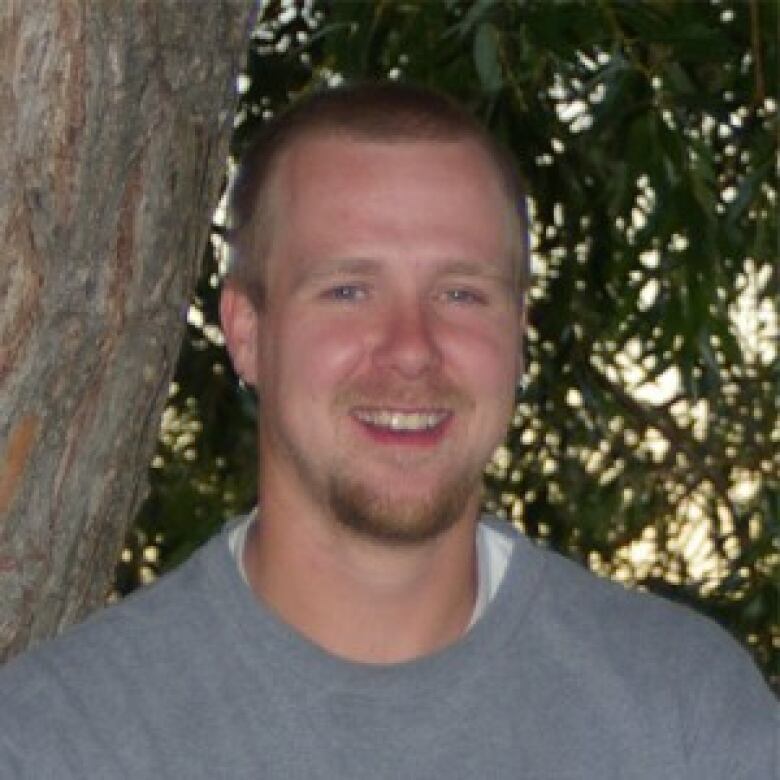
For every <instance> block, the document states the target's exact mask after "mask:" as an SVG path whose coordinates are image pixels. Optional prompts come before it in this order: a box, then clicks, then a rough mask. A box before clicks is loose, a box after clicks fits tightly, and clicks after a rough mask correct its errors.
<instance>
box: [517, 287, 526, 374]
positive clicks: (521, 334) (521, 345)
mask: <svg viewBox="0 0 780 780" xmlns="http://www.w3.org/2000/svg"><path fill="white" fill-rule="evenodd" d="M517 317H518V324H519V328H518V331H517V333H518V339H517V355H518V359H517V382H518V384H520V383H522V382H523V381H524V378H525V368H526V366H525V334H526V332H527V331H528V291H527V290H526V291H524V292H523V293H522V294H521V298H520V305H519V307H518V312H517Z"/></svg>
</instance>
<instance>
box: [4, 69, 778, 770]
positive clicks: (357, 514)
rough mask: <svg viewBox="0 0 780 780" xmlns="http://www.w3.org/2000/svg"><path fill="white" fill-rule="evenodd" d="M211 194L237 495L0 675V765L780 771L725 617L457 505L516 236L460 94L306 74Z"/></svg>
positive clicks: (484, 422)
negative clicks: (162, 562) (241, 433)
mask: <svg viewBox="0 0 780 780" xmlns="http://www.w3.org/2000/svg"><path fill="white" fill-rule="evenodd" d="M231 207H232V208H231V212H232V219H233V230H232V238H231V241H232V245H233V246H232V249H233V253H234V255H235V257H234V262H233V266H232V270H231V275H230V277H229V278H228V280H227V283H226V285H225V288H224V292H223V295H222V302H221V310H222V321H223V327H224V332H225V338H226V341H227V344H228V348H229V351H230V354H231V357H232V360H233V362H234V365H235V367H236V370H237V371H238V373H239V374H240V375H241V377H242V378H243V379H244V380H245V381H246V382H247V383H249V384H251V385H254V386H255V387H256V388H257V391H258V397H259V399H260V403H261V406H262V425H261V428H260V431H259V448H260V460H261V463H262V474H261V475H260V481H259V490H258V494H259V495H258V497H259V501H258V506H259V509H258V510H257V512H256V514H254V515H253V516H252V517H250V518H248V519H245V520H243V521H239V522H237V523H235V524H233V525H231V526H230V527H229V528H228V529H227V530H226V532H225V533H224V534H222V535H220V536H218V537H217V538H216V539H214V540H212V541H211V542H210V543H209V544H208V545H206V547H205V548H204V549H203V550H201V551H200V552H199V553H197V554H196V555H195V556H193V558H192V559H191V560H190V561H189V562H188V563H186V564H185V565H184V566H182V567H181V568H180V569H179V570H178V571H177V572H176V573H174V574H172V575H170V576H168V577H166V578H163V580H161V581H160V582H159V583H158V584H157V585H155V586H154V587H152V588H150V589H148V590H146V591H144V592H142V593H140V594H138V595H136V596H134V597H131V598H129V599H127V600H126V601H125V602H123V603H122V604H121V605H119V606H118V607H115V608H112V609H108V610H106V611H104V612H103V613H102V614H101V615H100V616H98V617H96V618H94V619H92V620H90V621H87V622H86V623H85V624H83V625H82V626H80V627H79V628H77V629H75V630H73V631H71V632H70V633H68V634H66V635H65V636H63V637H62V638H60V639H58V640H56V641H55V642H53V643H51V644H49V645H47V646H44V647H42V648H40V649H39V650H37V651H34V652H33V653H31V654H29V655H28V656H26V657H24V658H22V659H19V660H17V661H16V662H14V663H13V664H11V665H10V666H9V667H8V668H7V669H6V671H5V672H4V674H2V676H0V696H1V699H0V700H1V701H2V706H1V707H0V776H2V777H30V778H33V777H34V778H45V777H57V778H76V777H78V778H83V777H100V778H119V777H141V778H146V777H155V778H160V777H164V778H185V777H186V778H196V777H204V778H205V777H209V778H213V777H225V778H250V777H252V778H256V777H263V778H264V777H273V778H282V777H283V778H304V777H306V778H308V777H322V778H418V777H419V778H434V777H435V778H474V777H479V778H482V777H486V778H575V777H576V778H599V780H603V779H604V778H621V779H622V780H623V779H625V780H628V779H631V778H636V779H637V780H640V779H641V780H644V779H648V780H649V779H650V778H659V777H675V778H686V779H692V778H702V779H704V778H707V780H711V779H713V778H722V779H723V780H726V779H727V778H728V780H735V778H746V779H747V778H750V780H767V779H768V778H772V777H776V776H777V774H776V773H777V764H776V763H775V762H776V749H777V723H776V720H775V717H776V707H775V703H774V701H773V698H772V696H771V694H770V693H769V691H768V690H767V689H766V687H765V685H764V684H763V682H762V681H761V679H760V677H759V675H758V674H757V672H756V671H755V669H754V668H753V666H752V665H751V663H750V662H749V660H747V657H746V655H745V654H744V653H743V651H742V650H740V649H739V648H738V647H737V646H736V645H735V644H734V642H733V641H732V640H730V639H728V638H727V637H726V636H725V635H724V634H723V633H722V632H721V631H720V630H719V629H718V628H716V627H715V626H713V625H712V624H710V623H709V622H707V621H706V620H704V619H702V618H700V617H698V616H695V615H693V614H690V613H688V612H687V611H684V610H682V609H680V608H678V607H674V606H671V605H669V604H666V603H665V602H662V601H660V600H657V599H655V598H652V597H647V596H640V595H636V594H630V593H627V592H625V591H624V590H623V589H622V588H620V587H619V586H616V585H614V584H611V583H608V582H604V581H601V580H598V579H596V578H594V577H592V576H591V575H589V574H588V573H586V572H585V571H583V570H581V569H580V568H579V567H577V566H575V565H574V564H572V563H570V562H567V561H565V560H563V559H561V558H559V557H558V556H555V555H553V554H551V553H547V552H544V551H542V550H539V549H537V548H535V547H534V546H533V545H531V544H530V543H529V542H528V541H526V540H524V539H522V538H521V537H519V536H518V535H516V534H515V533H514V532H513V531H511V530H510V529H509V528H508V527H506V526H504V525H500V524H498V523H496V522H493V521H490V520H488V519H484V520H483V521H482V522H478V511H479V510H478V508H479V499H480V475H481V472H482V469H483V467H484V465H485V463H486V462H487V460H488V459H489V457H490V455H491V453H492V451H493V449H494V448H495V446H496V445H497V444H498V443H499V442H500V441H501V439H502V437H503V435H504V432H505V428H506V425H507V423H508V420H509V417H510V415H511V412H512V407H513V398H514V388H515V384H516V382H517V380H518V378H519V376H520V374H521V371H522V365H521V359H520V354H521V352H520V344H521V337H522V329H523V322H524V291H525V285H526V281H527V270H526V269H527V263H528V257H527V244H526V240H525V236H526V231H527V227H526V224H525V216H524V210H523V206H522V194H521V192H520V190H519V188H518V185H517V182H516V181H515V180H514V178H513V175H512V172H511V167H510V166H509V165H508V163H507V162H506V160H505V159H504V157H503V155H502V154H501V152H500V151H499V150H498V149H497V148H496V147H495V146H494V145H493V143H492V142H491V140H490V139H489V138H488V136H487V135H486V134H485V133H484V132H483V131H482V130H481V129H480V128H479V127H478V126H477V125H476V124H474V122H473V121H472V120H471V119H470V118H469V117H468V115H466V114H465V113H463V112H462V110H461V109H459V108H457V107H455V106H453V105H452V104H450V103H449V102H448V101H446V100H444V99H443V98H440V97H439V96H436V95H433V94H430V93H428V92H425V91H423V90H419V89H416V88H412V87H405V86H400V85H393V84H378V85H363V86H357V87H347V88H342V89H339V90H334V91H330V92H326V93H322V94H318V95H315V96H313V97H309V98H308V99H306V100H305V101H303V102H301V103H299V104H298V105H297V106H296V107H294V108H293V109H292V110H291V111H290V112H289V113H287V114H286V115H284V116H282V117H281V118H280V119H278V120H276V121H275V122H274V123H273V124H272V125H271V126H270V127H269V129H268V131H267V132H266V134H265V135H264V136H263V138H262V139H261V140H260V141H259V142H258V143H257V144H256V145H255V146H254V147H253V149H251V150H250V151H249V152H248V154H247V155H246V157H245V159H244V160H243V162H242V167H241V171H240V173H239V176H238V178H237V182H236V184H235V186H234V188H233V194H232V200H231Z"/></svg>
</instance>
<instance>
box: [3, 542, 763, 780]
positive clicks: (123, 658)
mask: <svg viewBox="0 0 780 780" xmlns="http://www.w3.org/2000/svg"><path fill="white" fill-rule="evenodd" d="M502 528H503V532H504V533H508V534H513V532H512V531H511V530H510V529H509V528H508V527H502ZM777 718H778V707H777V703H776V701H775V699H774V697H773V696H772V694H771V693H770V692H769V690H768V688H767V687H766V685H765V683H764V682H763V680H762V679H761V677H760V675H759V674H758V672H757V670H756V669H755V667H754V666H753V664H752V662H751V661H750V659H749V658H748V657H747V655H746V654H745V653H744V652H743V651H742V650H741V649H740V648H739V647H738V645H737V644H736V643H735V642H734V641H733V640H732V639H730V638H729V637H728V636H726V635H725V634H724V633H723V632H722V631H721V629H719V628H718V627H716V626H715V625H714V624H712V623H711V622H709V621H708V620H705V619H704V618H701V617H699V616H698V615H695V614H693V613H691V612H689V611H688V610H686V609H683V608H681V607H677V606H674V605H672V604H669V603H667V602H665V601H663V600H660V599H657V598H654V597H650V596H644V595H639V594H634V593H629V592H627V591H625V590H624V589H623V588H622V587H620V586H618V585H615V584H614V583H611V582H608V581H604V580H600V579H598V578H596V577H594V576H593V575H591V574H590V573H588V572H586V571H585V570H583V569H581V568H580V567H578V566H577V565H575V564H573V563H571V562H570V561H567V560H565V559H563V558H561V557H560V556H558V555H555V554H553V553H550V552H547V551H544V550H542V549H539V548H537V547H536V546H534V545H533V544H531V543H530V542H529V541H527V540H526V539H524V538H522V537H517V539H516V540H515V541H514V549H513V553H512V557H511V559H510V561H509V565H508V568H507V571H506V575H505V576H504V579H503V581H502V583H501V586H500V588H499V591H498V593H497V594H496V596H495V598H494V599H493V600H492V601H491V602H490V604H489V605H488V607H487V609H486V611H485V613H484V615H483V616H482V618H481V620H479V621H478V622H477V623H476V624H475V625H474V626H473V628H472V629H471V630H470V631H469V632H468V633H467V634H466V635H465V636H464V637H463V638H462V639H461V640H460V641H458V642H457V643H455V644H454V645H452V646H450V647H449V648H447V649H446V650H444V651H442V652H439V653H437V654H434V655H431V656H428V657H425V658H421V659H419V660H416V661H412V662H409V663H403V664H395V665H369V664H356V663H351V662H348V661H345V660H343V659H340V658H336V657H334V656H332V655H329V654H328V653H326V652H324V651H323V650H322V649H320V648H319V647H317V646H315V645H313V644H312V643H310V642H309V641H307V640H306V639H305V638H303V637H302V636H300V635H299V634H298V633H296V632H295V631H294V630H293V629H291V628H290V627H289V626H287V625H286V624H284V623H283V622H281V621H280V620H279V619H278V618H277V617H276V616H275V615H274V614H273V613H271V612H270V611H269V610H268V609H266V608H265V606H264V605H263V604H262V603H259V602H258V601H257V599H256V598H255V597H254V596H253V594H252V593H251V591H250V590H249V588H247V586H246V584H245V583H244V582H243V580H242V579H241V577H240V575H239V573H238V571H237V569H236V566H235V562H234V560H233V558H232V556H231V554H230V552H229V550H228V545H227V543H226V539H225V536H224V535H220V536H219V537H218V538H216V539H215V540H212V541H211V542H209V543H208V544H207V545H206V546H205V547H204V548H203V549H201V550H200V551H199V552H198V553H196V554H195V555H194V556H193V557H192V558H191V559H190V560H189V561H188V562H187V563H185V564H184V565H183V566H181V567H180V568H179V569H178V570H177V571H176V572H175V573H173V574H171V575H169V576H167V577H164V578H163V579H162V580H160V581H159V582H158V583H157V584H155V585H154V586H152V587H150V588H148V589H146V590H144V591H141V592H140V593H138V594H136V595H134V596H132V597H130V598H128V599H126V600H124V601H123V602H122V603H121V604H119V605H118V606H116V607H112V608H109V609H106V610H104V611H102V612H101V613H100V614H99V615H97V616H95V617H93V618H91V619H90V620H88V621H86V622H85V623H83V624H82V625H80V626H78V627H77V628H75V629H73V630H71V631H69V632H67V633H66V634H65V635H63V636H62V637H60V638H59V639H57V640H55V641H53V642H50V643H48V644H46V645H44V646H41V647H40V648H39V649H37V650H35V651H33V652H31V653H28V654H26V655H24V656H22V657H20V658H18V659H16V660H15V661H12V662H11V663H10V664H8V665H7V666H6V667H5V668H3V669H2V670H0V778H34V779H35V780H46V778H57V780H68V779H69V778H80V779H82V778H106V779H109V780H110V779H111V778H210V779H211V778H361V779H364V778H594V780H596V779H597V780H610V779H611V778H614V779H615V780H618V779H619V780H651V779H652V780H657V779H658V778H663V779H664V780H666V779H667V778H670V779H671V778H680V780H699V779H700V780H739V779H743V780H776V778H777V777H778V766H777V751H778V720H777Z"/></svg>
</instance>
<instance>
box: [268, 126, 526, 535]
mask: <svg viewBox="0 0 780 780" xmlns="http://www.w3.org/2000/svg"><path fill="white" fill-rule="evenodd" d="M272 211H273V214H274V215H275V216H274V218H273V235H272V240H271V250H270V254H269V256H268V258H267V267H266V282H267V292H268V294H267V299H266V304H265V306H264V307H263V308H262V309H261V310H260V311H259V312H258V314H257V318H258V319H257V353H256V365H255V367H254V374H255V376H254V377H253V379H254V381H255V382H256V384H257V388H258V392H259V396H260V399H261V405H262V406H261V408H262V425H261V441H260V444H261V462H262V464H263V473H264V477H263V483H264V485H266V486H267V489H280V488H281V489H283V490H286V491H290V492H292V493H297V494H298V495H299V496H301V497H303V498H305V500H307V501H309V502H313V504H314V506H316V507H318V508H320V509H322V510H324V512H325V514H326V515H327V516H329V517H330V518H332V519H335V520H337V521H339V522H341V523H342V524H346V525H347V526H350V527H352V528H354V529H357V530H359V531H360V532H362V533H364V534H367V535H368V536H370V537H372V538H377V539H385V540H393V541H406V542H410V541H416V540H422V539H426V538H430V537H433V536H435V535H436V534H438V533H440V532H441V531H443V530H444V529H446V528H448V527H450V526H451V525H452V524H453V523H455V522H457V521H458V520H459V519H461V518H462V517H464V516H467V515H470V516H473V514H474V512H475V510H476V508H477V504H478V500H479V489H480V484H481V473H482V469H483V467H484V465H485V463H486V462H487V460H488V459H489V457H490V455H491V453H492V451H493V450H494V448H495V447H496V446H497V445H498V444H499V442H500V441H501V439H502V437H503V436H504V433H505V429H506V425H507V422H508V419H509V417H510V414H511V412H512V406H513V399H514V387H515V382H516V379H517V375H518V369H519V366H518V361H519V346H520V307H519V305H518V296H517V292H516V289H515V285H514V275H513V269H512V262H511V259H510V242H511V240H512V238H513V236H514V235H515V233H514V232H513V230H512V227H511V225H512V221H511V219H512V218H511V216H510V210H509V205H508V203H507V199H506V196H505V195H504V192H503V190H502V189H501V185H500V183H499V179H498V176H497V174H496V173H495V171H494V169H493V168H492V167H491V165H490V163H489V161H488V159H487V157H486V156H485V153H484V152H483V151H482V150H481V149H480V148H479V147H477V146H476V145H475V144H471V143H467V142H451V143H437V142H399V143H378V142H377V143H375V142H364V141H354V140H348V139H343V138H327V137H326V138H314V139H307V140H304V141H300V142H298V143H297V144H295V145H294V146H293V147H292V149H290V150H289V151H288V152H286V153H285V155H284V156H283V157H282V159H281V160H280V162H279V167H278V169H277V172H276V174H275V178H274V182H273V191H272Z"/></svg>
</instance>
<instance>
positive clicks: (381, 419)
mask: <svg viewBox="0 0 780 780" xmlns="http://www.w3.org/2000/svg"><path fill="white" fill-rule="evenodd" d="M449 414H450V413H449V412H447V411H445V410H440V409H437V410H413V411H403V410H399V409H356V410H355V411H354V415H355V417H356V418H357V419H358V420H360V422H362V423H364V424H365V425H370V426H372V427H375V428H384V429H387V430H391V431H411V432H415V431H428V430H431V429H433V428H436V427H437V426H438V425H441V423H442V422H444V420H445V419H447V417H448V416H449Z"/></svg>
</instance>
